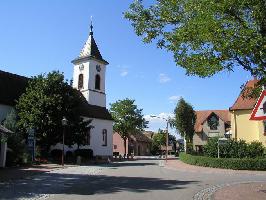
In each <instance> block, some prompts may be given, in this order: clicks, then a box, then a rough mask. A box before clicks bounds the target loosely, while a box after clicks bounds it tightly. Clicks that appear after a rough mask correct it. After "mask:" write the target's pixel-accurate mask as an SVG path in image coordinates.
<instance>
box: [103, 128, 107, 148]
mask: <svg viewBox="0 0 266 200" xmlns="http://www.w3.org/2000/svg"><path fill="white" fill-rule="evenodd" d="M103 146H107V130H106V129H103Z"/></svg>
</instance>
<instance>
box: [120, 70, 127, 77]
mask: <svg viewBox="0 0 266 200" xmlns="http://www.w3.org/2000/svg"><path fill="white" fill-rule="evenodd" d="M127 75H128V71H127V70H126V69H123V70H121V72H120V76H122V77H124V76H127Z"/></svg>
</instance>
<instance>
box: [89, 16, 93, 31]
mask: <svg viewBox="0 0 266 200" xmlns="http://www.w3.org/2000/svg"><path fill="white" fill-rule="evenodd" d="M90 35H93V24H92V16H91V25H90Z"/></svg>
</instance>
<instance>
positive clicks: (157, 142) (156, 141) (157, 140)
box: [151, 129, 166, 154]
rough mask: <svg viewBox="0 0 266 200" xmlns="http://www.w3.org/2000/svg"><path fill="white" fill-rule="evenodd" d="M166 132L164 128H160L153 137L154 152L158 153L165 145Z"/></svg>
mask: <svg viewBox="0 0 266 200" xmlns="http://www.w3.org/2000/svg"><path fill="white" fill-rule="evenodd" d="M165 143H166V134H165V133H164V132H163V131H162V130H160V129H159V130H158V133H156V134H154V135H153V137H152V149H151V151H152V153H153V154H156V153H158V152H159V151H160V150H161V146H165Z"/></svg>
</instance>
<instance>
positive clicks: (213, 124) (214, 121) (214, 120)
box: [208, 114, 219, 130]
mask: <svg viewBox="0 0 266 200" xmlns="http://www.w3.org/2000/svg"><path fill="white" fill-rule="evenodd" d="M208 126H209V127H210V129H211V130H217V127H218V126H219V118H218V117H217V116H216V115H214V114H213V115H211V116H210V117H209V119H208Z"/></svg>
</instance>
